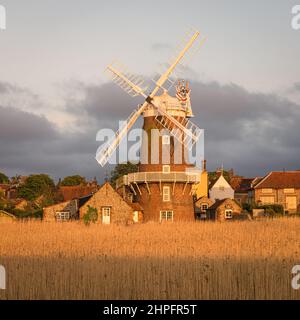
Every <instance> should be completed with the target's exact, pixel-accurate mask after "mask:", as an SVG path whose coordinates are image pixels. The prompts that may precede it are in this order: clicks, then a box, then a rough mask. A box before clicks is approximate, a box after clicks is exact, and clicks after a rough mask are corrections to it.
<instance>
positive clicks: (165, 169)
mask: <svg viewBox="0 0 300 320" xmlns="http://www.w3.org/2000/svg"><path fill="white" fill-rule="evenodd" d="M163 173H170V166H168V165H164V166H163Z"/></svg>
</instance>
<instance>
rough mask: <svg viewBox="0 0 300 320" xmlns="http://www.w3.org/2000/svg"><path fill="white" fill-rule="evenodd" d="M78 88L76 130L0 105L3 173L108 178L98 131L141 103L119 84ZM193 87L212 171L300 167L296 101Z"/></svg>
mask: <svg viewBox="0 0 300 320" xmlns="http://www.w3.org/2000/svg"><path fill="white" fill-rule="evenodd" d="M75 87H76V91H77V92H79V91H80V94H79V96H78V98H76V99H73V98H67V99H66V101H65V110H64V112H66V113H69V114H72V116H73V117H75V119H76V121H75V123H74V124H73V125H74V126H77V127H78V129H79V130H78V131H74V132H72V131H70V130H67V129H69V128H65V130H61V128H60V129H58V127H57V126H56V125H55V123H52V122H51V121H49V119H48V118H47V114H45V115H44V116H40V115H37V114H33V113H31V112H30V111H29V110H28V111H27V112H25V111H23V110H19V109H17V108H13V107H3V106H2V107H0V152H1V156H0V171H6V172H7V173H9V175H14V174H16V173H22V174H28V173H32V172H47V173H49V174H51V175H52V176H54V177H56V178H58V177H62V176H65V175H68V174H73V173H79V174H82V175H85V176H87V177H89V178H91V177H93V176H97V177H98V178H99V177H100V178H102V179H103V178H104V176H105V174H106V172H107V171H109V170H110V167H108V168H101V167H100V166H99V165H98V163H97V162H96V160H95V159H94V157H95V153H96V150H97V147H98V143H97V142H96V141H95V137H96V133H97V131H98V130H99V129H101V128H113V129H116V128H117V127H118V121H119V120H122V119H123V120H124V119H126V118H127V117H128V116H129V114H130V113H131V112H132V111H133V110H134V108H135V107H136V106H137V104H138V103H140V102H142V100H140V99H133V98H131V97H130V96H128V95H127V94H125V93H124V92H123V91H122V90H121V89H120V88H118V87H116V86H115V85H114V84H104V85H96V84H95V85H90V84H89V85H88V84H83V83H77V84H76V86H75ZM3 88H4V86H3V87H2V90H3V91H4V89H3ZM191 88H192V93H191V99H192V108H193V111H194V114H195V118H193V119H192V121H193V122H195V123H196V124H197V125H198V126H200V127H201V128H203V129H205V152H206V154H205V157H206V159H207V160H208V167H209V169H215V168H216V167H217V166H220V165H221V164H222V163H223V164H224V166H225V167H226V168H234V169H235V171H236V172H237V173H239V174H242V175H245V176H247V175H248V176H256V175H263V174H265V173H267V172H268V171H269V170H281V169H282V168H286V169H297V168H298V169H300V161H299V150H300V139H299V136H300V129H299V123H300V106H299V105H298V104H296V103H293V102H291V101H289V100H288V99H283V98H280V97H278V96H276V95H272V94H269V95H267V94H261V93H253V92H249V91H247V90H245V89H244V88H242V87H240V86H238V85H234V84H228V85H220V84H219V83H217V82H212V83H201V82H191ZM0 104H1V100H0ZM140 124H141V122H140V123H139V125H140Z"/></svg>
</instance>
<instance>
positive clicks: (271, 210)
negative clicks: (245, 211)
mask: <svg viewBox="0 0 300 320" xmlns="http://www.w3.org/2000/svg"><path fill="white" fill-rule="evenodd" d="M253 208H254V209H264V210H265V212H266V213H267V214H269V215H270V216H275V215H284V208H283V206H282V205H281V204H265V205H255V206H254V207H253Z"/></svg>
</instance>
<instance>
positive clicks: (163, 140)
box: [162, 135, 170, 144]
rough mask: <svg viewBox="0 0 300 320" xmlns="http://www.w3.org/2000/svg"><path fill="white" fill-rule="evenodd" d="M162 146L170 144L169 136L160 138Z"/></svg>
mask: <svg viewBox="0 0 300 320" xmlns="http://www.w3.org/2000/svg"><path fill="white" fill-rule="evenodd" d="M162 144H170V136H168V135H163V136H162Z"/></svg>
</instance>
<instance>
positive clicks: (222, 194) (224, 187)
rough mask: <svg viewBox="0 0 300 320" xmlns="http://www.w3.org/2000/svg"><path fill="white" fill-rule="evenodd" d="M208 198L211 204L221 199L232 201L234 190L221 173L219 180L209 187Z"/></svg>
mask: <svg viewBox="0 0 300 320" xmlns="http://www.w3.org/2000/svg"><path fill="white" fill-rule="evenodd" d="M209 198H210V199H211V200H212V201H213V202H215V201H217V200H223V199H234V190H233V188H232V187H231V185H230V184H229V183H228V182H227V181H226V179H225V178H224V176H223V173H221V175H220V176H219V178H218V179H217V180H216V181H215V182H214V183H213V184H212V185H211V186H210V190H209Z"/></svg>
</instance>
